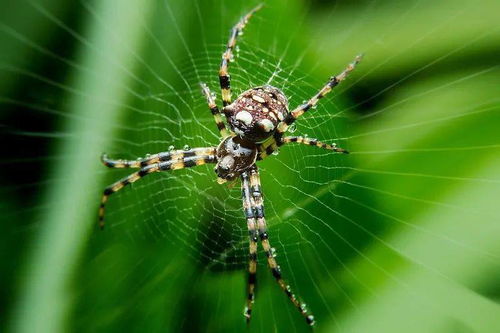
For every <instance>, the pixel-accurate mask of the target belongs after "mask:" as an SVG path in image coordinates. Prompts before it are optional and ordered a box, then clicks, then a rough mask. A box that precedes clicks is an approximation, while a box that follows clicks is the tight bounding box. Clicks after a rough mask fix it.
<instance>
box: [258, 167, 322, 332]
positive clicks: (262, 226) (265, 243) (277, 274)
mask: <svg viewBox="0 0 500 333" xmlns="http://www.w3.org/2000/svg"><path fill="white" fill-rule="evenodd" d="M250 189H251V192H252V200H253V206H254V211H255V216H256V218H257V227H258V231H259V237H260V240H261V243H262V247H263V248H264V252H265V253H266V257H267V263H268V266H269V268H270V269H271V272H272V273H273V276H274V278H275V279H276V282H278V284H279V286H280V287H281V289H282V290H283V291H284V292H285V294H286V295H287V296H288V299H290V301H291V302H292V304H293V305H294V306H295V307H296V308H297V310H299V312H300V314H301V315H302V316H303V317H304V318H305V320H306V322H307V323H308V324H309V325H311V326H312V325H314V316H313V315H311V314H308V312H307V309H306V306H305V304H301V303H300V302H299V300H298V299H297V297H296V296H295V295H294V294H293V293H292V290H291V288H290V286H289V285H288V284H286V282H285V281H284V280H283V277H282V276H281V271H280V267H279V266H278V263H277V262H276V259H275V256H276V254H275V251H274V249H273V248H272V247H271V244H270V243H269V235H268V233H267V226H266V219H265V216H264V201H263V199H262V191H261V187H260V176H259V172H258V170H257V167H254V168H253V169H251V170H250Z"/></svg>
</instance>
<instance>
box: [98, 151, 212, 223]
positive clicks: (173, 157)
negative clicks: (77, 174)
mask: <svg viewBox="0 0 500 333" xmlns="http://www.w3.org/2000/svg"><path fill="white" fill-rule="evenodd" d="M160 154H167V153H160ZM160 154H155V155H154V156H155V157H152V159H150V160H149V161H148V160H147V159H144V161H143V163H146V165H145V166H144V167H141V166H140V165H139V166H136V165H133V166H132V162H133V161H124V160H119V163H120V166H119V167H130V168H132V167H139V168H141V169H140V170H139V171H137V172H134V173H132V174H130V175H129V176H127V177H125V178H122V179H120V180H119V181H117V182H115V183H113V184H111V185H110V186H108V187H106V189H104V192H103V195H102V198H101V205H100V206H99V226H100V228H101V229H103V228H104V211H105V205H106V202H107V201H108V198H109V196H110V195H112V194H114V193H116V192H118V191H120V190H121V189H123V188H124V187H125V186H127V185H130V184H132V183H134V182H136V181H138V180H139V179H141V178H143V177H144V176H147V175H149V174H151V173H154V172H160V171H167V170H179V169H183V168H190V167H194V166H197V165H203V164H206V163H215V162H216V160H217V158H216V156H215V147H212V148H196V149H192V150H190V151H182V150H177V151H174V152H172V153H170V155H169V157H168V160H167V161H163V162H156V160H158V155H160ZM151 160H154V161H155V162H151ZM105 161H106V162H105V164H106V163H107V164H106V165H108V166H111V167H116V166H114V165H113V162H114V161H112V160H105ZM138 162H139V164H140V162H141V161H138ZM149 162H151V163H149ZM122 165H125V166H122Z"/></svg>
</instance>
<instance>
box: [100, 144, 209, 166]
mask: <svg viewBox="0 0 500 333" xmlns="http://www.w3.org/2000/svg"><path fill="white" fill-rule="evenodd" d="M211 154H213V148H211V147H209V148H193V149H189V150H185V149H184V150H180V149H178V150H172V151H164V152H161V153H157V154H153V155H148V156H146V157H144V158H139V159H136V160H122V159H118V160H113V159H110V158H109V157H108V155H106V154H102V155H101V162H102V164H104V165H105V166H107V167H108V168H112V169H140V168H143V167H145V166H148V165H150V164H154V163H158V162H166V161H170V160H179V159H182V158H184V157H190V156H204V155H211Z"/></svg>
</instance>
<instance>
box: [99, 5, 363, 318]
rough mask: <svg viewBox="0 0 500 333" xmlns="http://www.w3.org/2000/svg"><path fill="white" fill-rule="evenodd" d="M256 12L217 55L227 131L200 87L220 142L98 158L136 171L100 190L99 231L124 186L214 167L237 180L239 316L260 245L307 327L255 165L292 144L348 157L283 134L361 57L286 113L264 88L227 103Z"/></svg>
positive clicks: (251, 287)
mask: <svg viewBox="0 0 500 333" xmlns="http://www.w3.org/2000/svg"><path fill="white" fill-rule="evenodd" d="M260 7H261V6H258V7H257V8H255V9H253V10H252V11H251V12H250V13H248V14H247V15H245V16H243V17H242V18H241V20H240V21H239V22H238V23H237V24H236V25H235V26H234V27H233V29H232V30H231V35H230V36H229V41H228V43H227V48H226V51H225V52H224V54H223V55H222V62H221V65H220V69H219V82H220V87H221V92H222V103H223V105H224V106H225V107H224V108H223V109H222V111H223V113H224V114H225V116H226V119H227V122H228V123H229V126H230V129H231V130H232V131H229V130H228V129H227V127H226V124H225V123H224V121H223V118H222V116H221V112H220V110H219V107H218V106H217V104H215V95H212V93H211V92H210V89H209V88H208V86H207V85H206V84H201V87H202V92H203V94H204V95H205V97H206V99H207V103H208V107H209V108H210V111H211V112H212V115H213V116H214V119H215V123H216V125H217V128H218V129H219V132H220V134H221V137H222V140H221V142H220V143H219V145H218V146H217V147H205V148H193V149H182V150H169V151H165V152H160V153H157V154H153V155H147V156H146V157H145V158H142V159H138V160H111V159H109V158H108V157H107V156H106V155H103V156H102V162H103V163H104V165H106V166H107V167H110V168H137V169H139V170H138V171H136V172H134V173H132V174H130V175H129V176H127V177H125V178H123V179H121V180H119V181H117V182H115V183H114V184H111V185H110V186H108V187H107V188H106V189H105V190H104V193H103V195H102V198H101V205H100V207H99V221H100V226H101V228H103V227H104V207H105V204H106V202H107V201H108V198H109V196H110V195H112V194H113V193H116V192H118V191H120V190H121V189H122V188H124V187H125V186H127V185H130V184H132V183H134V182H136V181H138V180H139V179H141V178H142V177H145V176H147V175H149V174H152V173H156V172H162V171H167V170H178V169H183V168H190V167H195V166H198V165H203V164H206V163H212V164H216V166H215V172H216V174H217V175H218V182H219V183H223V182H225V181H227V180H235V179H236V178H238V177H239V178H240V180H241V193H242V201H243V211H244V213H245V217H246V221H247V227H248V236H249V243H250V246H249V257H248V287H247V293H248V294H247V302H246V303H247V306H246V308H245V312H244V315H245V317H246V318H247V322H248V321H250V318H251V315H252V307H253V303H254V296H255V281H256V271H257V242H258V241H259V240H260V243H261V244H262V248H263V250H264V252H265V254H266V258H267V264H268V266H269V268H270V270H271V272H272V274H273V276H274V278H275V279H276V282H277V283H278V285H279V286H280V288H281V289H282V290H283V292H284V293H285V294H286V296H287V297H288V299H289V300H290V301H291V303H292V304H293V305H294V306H295V308H296V309H297V310H298V311H299V312H300V314H301V315H302V316H303V317H304V318H305V320H306V322H307V323H308V324H309V325H313V324H314V317H313V316H312V315H311V314H310V313H309V312H308V310H307V308H306V306H305V304H303V303H301V302H300V301H299V299H298V297H297V296H295V294H294V293H292V291H291V288H290V286H289V285H288V284H287V283H286V282H285V280H284V279H283V277H282V275H281V270H280V267H279V265H278V263H277V261H276V259H275V254H274V249H273V248H272V247H271V244H270V241H269V234H268V231H267V225H266V218H265V214H264V199H263V196H262V189H261V184H260V175H259V169H258V168H257V164H256V162H258V161H259V160H263V159H264V158H266V157H268V156H269V154H271V153H273V152H276V151H277V150H278V148H279V147H280V146H282V145H285V144H288V143H293V142H296V143H302V144H305V145H309V146H316V147H319V148H323V149H328V150H332V151H334V152H337V153H347V151H346V150H344V149H342V148H338V147H337V146H336V145H335V144H327V143H323V142H320V141H318V140H316V139H312V138H307V137H302V136H285V132H286V131H287V129H288V127H289V126H290V125H292V124H293V123H294V122H295V120H297V118H299V117H300V116H301V115H302V114H304V113H305V112H307V111H308V110H310V109H313V108H314V106H315V105H316V104H317V103H318V101H319V100H320V99H321V98H323V97H324V96H325V95H326V94H328V93H329V92H330V91H331V90H332V88H334V87H335V86H337V85H338V84H339V83H340V82H341V81H342V80H344V79H345V78H346V77H347V75H348V74H349V73H350V72H351V71H352V70H353V69H354V67H355V65H356V64H357V63H358V62H359V61H360V59H361V57H360V56H358V57H356V59H355V60H354V62H353V63H351V64H349V66H347V68H346V69H345V70H344V71H343V72H341V73H340V74H338V75H337V76H333V77H331V78H330V80H328V82H327V83H326V84H325V86H323V88H321V90H320V91H319V92H318V93H317V94H316V95H314V96H313V97H311V98H310V99H309V100H308V101H307V102H305V103H303V104H301V105H299V106H297V107H296V108H295V109H293V111H291V112H290V111H289V110H288V100H287V98H286V97H285V95H284V94H283V92H281V90H279V89H278V88H275V87H272V86H269V85H264V86H260V87H256V88H252V89H250V90H247V91H245V92H243V93H242V94H241V95H240V96H238V98H237V99H236V100H235V101H234V102H232V101H231V86H230V83H231V81H230V76H229V71H228V66H229V61H230V60H231V59H232V52H233V48H234V46H235V45H236V38H237V37H238V36H239V35H241V32H242V30H243V28H244V27H245V25H246V23H247V22H248V20H249V18H250V17H251V16H252V14H253V13H254V12H255V11H256V10H258V9H259V8H260Z"/></svg>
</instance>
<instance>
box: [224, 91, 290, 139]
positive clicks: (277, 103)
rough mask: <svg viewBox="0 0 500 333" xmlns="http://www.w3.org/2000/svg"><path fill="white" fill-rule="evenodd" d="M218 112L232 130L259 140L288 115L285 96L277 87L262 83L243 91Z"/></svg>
mask: <svg viewBox="0 0 500 333" xmlns="http://www.w3.org/2000/svg"><path fill="white" fill-rule="evenodd" d="M222 112H224V114H225V115H226V118H227V121H228V123H229V126H230V127H231V130H232V131H233V132H234V133H236V134H237V135H239V136H240V137H241V138H243V139H245V140H248V141H252V142H261V141H263V140H265V139H267V138H269V137H271V136H272V135H273V134H274V132H275V130H276V128H277V126H278V124H279V122H280V121H282V120H283V119H285V117H286V116H287V115H288V113H289V110H288V99H287V98H286V96H285V94H284V93H283V92H282V91H281V90H279V89H278V88H275V87H273V86H269V85H265V86H261V87H255V88H252V89H249V90H247V91H245V92H243V93H242V94H241V95H240V96H238V98H237V99H236V100H235V101H234V102H233V103H231V104H230V105H228V106H226V107H224V109H222Z"/></svg>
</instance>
